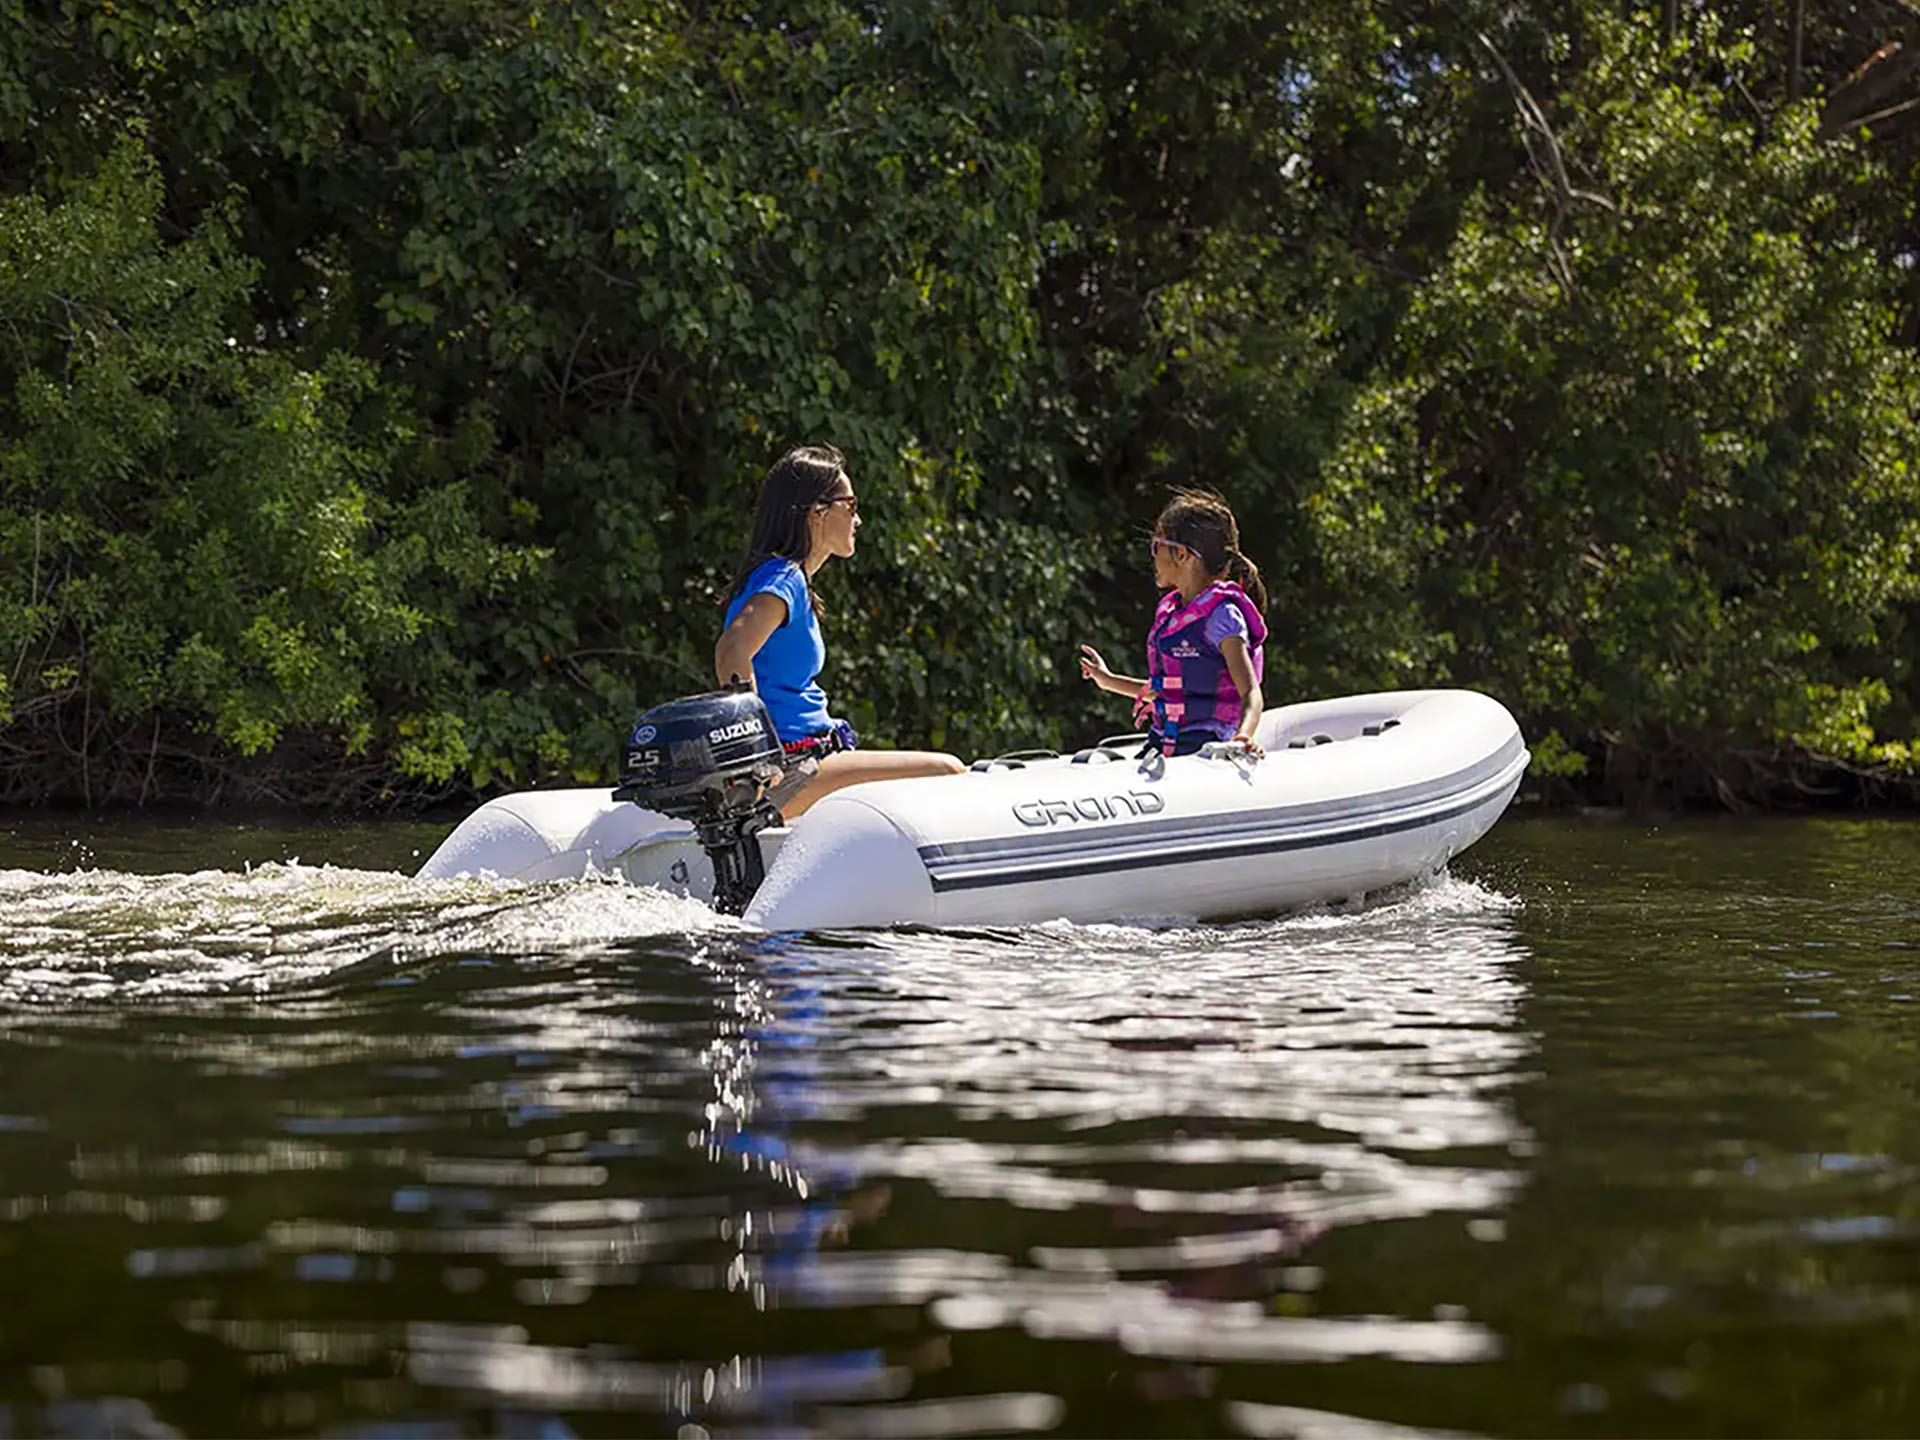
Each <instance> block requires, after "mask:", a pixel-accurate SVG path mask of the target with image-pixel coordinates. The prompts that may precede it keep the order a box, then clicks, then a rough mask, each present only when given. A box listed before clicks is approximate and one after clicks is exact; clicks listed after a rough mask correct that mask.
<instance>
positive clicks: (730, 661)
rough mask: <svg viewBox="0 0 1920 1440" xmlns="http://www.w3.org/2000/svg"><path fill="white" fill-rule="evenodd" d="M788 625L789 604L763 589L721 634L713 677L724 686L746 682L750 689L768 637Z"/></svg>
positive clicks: (742, 608)
mask: <svg viewBox="0 0 1920 1440" xmlns="http://www.w3.org/2000/svg"><path fill="white" fill-rule="evenodd" d="M786 623H787V602H786V601H784V600H782V599H781V598H780V597H779V596H778V595H775V594H774V593H773V592H771V591H769V590H762V591H761V592H760V593H759V594H758V595H755V596H754V597H753V598H752V599H751V600H749V601H747V603H746V604H744V605H742V606H741V607H740V613H739V614H738V615H736V616H734V617H733V623H732V624H731V625H729V626H727V628H726V629H725V630H722V631H721V632H720V639H719V640H718V641H717V642H715V644H714V647H713V674H714V678H715V679H717V680H718V681H719V682H720V683H721V684H722V685H731V684H732V683H733V682H734V681H736V680H743V681H745V682H746V684H747V688H748V689H753V688H755V686H754V683H753V657H754V656H756V655H758V654H759V653H760V647H761V646H762V645H764V644H766V643H767V639H768V637H769V636H771V635H772V634H773V632H774V631H776V630H778V629H779V628H780V627H781V626H782V625H784V624H786Z"/></svg>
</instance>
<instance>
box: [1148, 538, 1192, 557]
mask: <svg viewBox="0 0 1920 1440" xmlns="http://www.w3.org/2000/svg"><path fill="white" fill-rule="evenodd" d="M1186 548H1187V547H1186V546H1184V545H1182V544H1181V543H1180V542H1179V541H1178V540H1163V539H1161V538H1160V536H1158V535H1156V536H1154V537H1153V539H1151V540H1149V541H1148V542H1147V553H1148V554H1149V555H1158V554H1159V553H1160V552H1161V551H1162V550H1165V551H1166V552H1167V553H1168V554H1172V553H1173V552H1174V551H1175V550H1184V549H1186Z"/></svg>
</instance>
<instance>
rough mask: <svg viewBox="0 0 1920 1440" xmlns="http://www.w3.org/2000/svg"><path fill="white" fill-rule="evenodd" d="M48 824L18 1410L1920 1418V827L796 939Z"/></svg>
mask: <svg viewBox="0 0 1920 1440" xmlns="http://www.w3.org/2000/svg"><path fill="white" fill-rule="evenodd" d="M444 828H445V827H433V826H396V825H386V826H366V827H357V828H349V829H336V830H323V829H318V828H311V829H304V830H290V831H280V830H272V829H263V828H257V827H255V828H248V827H238V826H219V825H208V824H201V825H197V826H184V825H175V826H149V827H140V828H131V827H128V826H125V825H120V826H113V825H106V826H102V827H100V828H99V829H98V830H97V831H94V832H89V831H87V830H85V829H84V828H81V827H79V826H76V825H74V824H71V823H63V822H60V821H58V820H43V821H35V822H33V823H31V824H26V823H16V824H15V825H13V826H12V827H11V828H10V830H9V831H7V832H5V833H0V867H7V868H0V916H4V918H0V1285H4V1287H5V1293H6V1299H7V1303H6V1304H5V1305H4V1306H0V1435H7V1434H24V1435H33V1434H63V1435H64V1434H96V1433H103V1432H107V1431H110V1430H111V1431H115V1432H117V1433H122V1434H153V1435H164V1434H171V1433H180V1434H190V1435H216V1434H240V1433H245V1434H326V1435H403V1436H410V1437H427V1436H442V1435H446V1436H454V1435H515V1436H542V1437H563V1436H567V1435H582V1436H586V1435H632V1434H684V1435H688V1436H694V1435H698V1434H701V1433H703V1432H704V1433H707V1434H714V1435H721V1434H727V1435H741V1436H747V1435H752V1436H764V1435H808V1434H833V1435H855V1436H864V1435H876V1436H936V1435H949V1434H953V1435H959V1434H980V1433H993V1434H1022V1433H1048V1434H1064V1435H1112V1434H1129V1435H1246V1436H1279V1435H1301V1436H1310V1437H1315V1440H1336V1437H1337V1440H1354V1437H1361V1440H1379V1437H1392V1436H1402V1435H1406V1434H1409V1433H1422V1434H1432V1433H1435V1432H1452V1433H1463V1434H1487V1435H1520V1434H1540V1433H1555V1434H1569V1435H1596V1436H1597V1435H1653V1434H1661V1435H1664V1434H1676V1433H1705V1432H1711V1433H1741V1434H1754V1435H1761V1434H1769V1435H1771V1434H1809V1433H1819V1434H1904V1433H1912V1432H1913V1431H1915V1430H1916V1429H1920V1386H1916V1384H1915V1383H1914V1382H1915V1381H1916V1379H1920V1375H1917V1374H1916V1372H1920V1348H1916V1346H1915V1345H1914V1343H1913V1341H1914V1327H1915V1311H1916V1299H1917V1297H1920V1263H1917V1260H1920V1247H1916V1240H1915V1237H1916V1233H1920V1231H1917V1229H1916V1227H1917V1226H1920V1200H1916V1198H1915V1196H1916V1191H1915V1187H1914V1183H1913V1181H1914V1171H1915V1167H1916V1165H1920V1107H1916V1106H1915V1104H1914V1091H1915V1089H1916V1086H1920V1080H1916V1074H1920V1070H1916V1065H1915V1060H1916V1049H1920V1038H1917V1037H1920V1031H1917V1030H1916V1026H1915V1018H1916V1015H1915V1008H1914V1007H1915V1003H1916V999H1920V973H1917V972H1920V953H1917V952H1916V950H1915V948H1914V945H1915V938H1916V933H1917V932H1916V927H1915V925H1914V910H1915V900H1914V897H1915V895H1916V894H1920V885H1917V884H1916V882H1920V827H1914V826H1911V825H1907V824H1903V823H1899V822H1896V821H1891V820H1879V821H1854V820H1795V821H1775V822H1765V823H1754V822H1733V821H1720V822H1694V823H1687V824H1680V825H1663V826H1659V827H1650V826H1647V825H1644V824H1637V823H1628V822H1622V821H1613V822H1607V821H1592V820H1568V819H1530V818H1525V817H1519V816H1515V817H1509V818H1508V819H1507V820H1505V821H1503V822H1502V824H1501V825H1500V826H1498V827H1496V829H1495V831H1494V832H1493V834H1492V835H1491V836H1489V837H1488V839H1487V840H1486V841H1484V842H1482V844H1481V845H1480V846H1479V847H1477V848H1476V849H1475V850H1474V851H1473V852H1471V853H1470V854H1469V855H1468V856H1466V857H1463V858H1462V859H1461V860H1460V861H1458V862H1456V867H1455V871H1454V873H1453V874H1452V875H1450V876H1448V877H1445V878H1443V879H1442V880H1440V881H1438V882H1437V883H1435V884H1432V885H1430V886H1427V887H1425V888H1423V889H1420V890H1417V891H1415V892H1412V893H1410V894H1408V895H1405V896H1403V897H1401V898H1400V899H1398V900H1397V901H1396V902H1394V903H1392V904H1390V905H1385V906H1381V907H1376V908H1373V909H1370V910H1365V911H1361V912H1358V913H1329V914H1314V915H1306V916H1296V917H1293V918H1289V919H1285V920H1279V921H1266V922H1260V923H1251V924H1242V925H1233V926H1214V927H1193V928H1184V929H1164V928H1163V929H1152V930H1149V929H1137V928H1129V927H1115V926H1091V927H1075V926H1066V925H1050V926H1041V927H1037V928H1033V929H1028V930H1009V931H1004V932H992V933H966V934H951V933H948V934H941V933H928V932H903V933H874V934H851V933H849V934H838V935H827V936H816V937H810V938H805V939H796V938H791V937H786V938H770V937H767V936H764V935H761V934H757V933H755V932H752V931H749V930H747V929H745V928H744V927H742V926H740V925H739V924H737V923H735V922H732V921H729V920H725V919H722V918H720V917H717V916H715V915H713V914H711V913H710V912H708V911H706V910H704V909H703V908H701V907H698V906H694V905H691V904H688V903H686V902H681V901H677V900H674V899H671V898H669V897H666V896H663V895H660V894H657V893H654V892H647V891H640V890H635V889H630V888H625V887H622V886H619V885H615V884H610V883H583V884H575V885H549V886H534V887H520V888H516V887H511V886H504V885H497V884H482V883H475V882H451V883H444V884H437V885H431V886H429V885H424V884H415V883H414V882H412V881H410V880H408V879H406V878H405V877H404V875H403V874H402V873H400V872H401V871H403V870H404V869H406V868H408V867H410V866H412V865H414V864H417V863H418V859H419V856H420V855H421V854H424V853H425V852H426V851H427V850H429V849H430V848H431V846H432V845H433V844H434V843H435V842H436V841H437V840H438V838H439V836H440V834H441V833H443V831H444Z"/></svg>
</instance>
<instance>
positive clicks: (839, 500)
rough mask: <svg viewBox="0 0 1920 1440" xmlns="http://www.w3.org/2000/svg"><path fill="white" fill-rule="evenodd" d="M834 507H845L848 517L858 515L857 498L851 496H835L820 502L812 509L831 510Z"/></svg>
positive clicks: (858, 505)
mask: <svg viewBox="0 0 1920 1440" xmlns="http://www.w3.org/2000/svg"><path fill="white" fill-rule="evenodd" d="M836 505H844V506H846V507H847V514H849V515H858V514H859V513H860V501H859V498H858V497H857V496H853V495H836V496H834V497H833V499H831V500H822V501H821V502H820V503H819V504H818V505H817V506H815V507H814V508H815V509H817V510H831V509H832V508H833V507H834V506H836Z"/></svg>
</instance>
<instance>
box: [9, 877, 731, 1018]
mask: <svg viewBox="0 0 1920 1440" xmlns="http://www.w3.org/2000/svg"><path fill="white" fill-rule="evenodd" d="M0 910H3V911H4V914H5V917H6V918H5V921H4V923H3V924H0V1002H5V1001H11V1002H15V1003H24V1004H44V1003H49V1002H55V1001H73V1000H96V999H100V1000H103V999H108V998H113V999H141V998H149V997H150V998H167V997H177V996H185V995H221V994H235V995H240V994H260V993H264V992H267V991H274V990H281V989H285V988H288V987H298V986H302V985H307V984H311V983H313V982H315V981H317V980H322V979H325V978H327V977H329V976H332V975H334V974H336V973H337V972H339V971H341V970H342V969H344V968H346V967H349V966H353V965H356V964H361V963H365V962H367V960H368V957H370V956H385V957H386V958H387V960H388V962H389V963H392V962H397V961H412V960H418V959H423V958H428V957H432V956H436V955H448V954H460V953H472V954H484V955H522V954H542V953H552V952H555V951H561V950H568V951H571V950H578V949H583V948H591V947H593V946H596V945H602V944H611V943H615V942H624V941H629V940H633V939H636V938H643V937H648V936H659V935H684V934H688V933H691V932H702V931H727V930H737V929H739V928H740V927H739V924H738V922H736V921H733V920H730V919H728V918H726V917H724V916H721V915H718V914H716V913H715V912H714V911H713V910H711V909H710V908H709V907H707V906H705V905H703V904H700V903H699V902H697V901H693V900H686V899H682V898H679V897H677V896H673V895H669V894H667V893H666V892H664V891H661V890H653V889H643V888H640V887H637V886H631V885H625V884H621V883H618V882H614V881H606V880H583V881H571V882H556V883H544V884H515V883H511V882H504V881H492V880H475V879H459V880H438V881H424V880H415V879H413V878H412V877H409V876H406V875H402V874H399V873H397V872H393V871H375V870H353V869H341V868H337V867H334V866H331V865H318V866H315V865H302V864H298V863H293V864H280V863H274V864H266V865H259V866H255V867H252V868H250V869H248V870H246V871H244V872H239V873H235V872H231V871H221V870H202V871H196V872H192V873H181V874H169V875H133V874H126V873H122V872H117V871H101V870H92V871H80V872H78V873H73V874H64V875H48V874H42V873H39V872H35V871H25V870H4V871H0Z"/></svg>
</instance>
